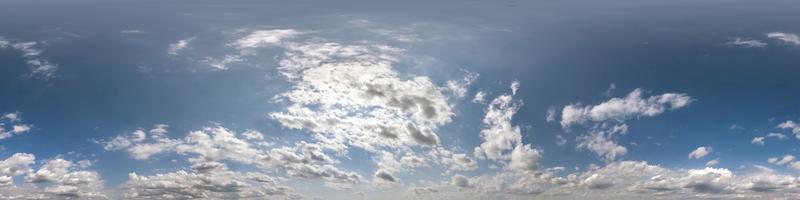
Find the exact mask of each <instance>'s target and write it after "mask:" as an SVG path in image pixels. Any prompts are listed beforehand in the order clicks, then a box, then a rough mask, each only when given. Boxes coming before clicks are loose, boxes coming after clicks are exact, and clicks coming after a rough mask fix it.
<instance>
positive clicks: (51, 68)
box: [0, 37, 58, 79]
mask: <svg viewBox="0 0 800 200" xmlns="http://www.w3.org/2000/svg"><path fill="white" fill-rule="evenodd" d="M39 46H41V43H39V42H15V41H10V40H6V39H4V38H3V37H0V48H8V47H11V48H13V49H14V50H17V51H19V52H21V53H22V57H24V58H25V59H26V61H25V62H26V63H27V64H28V67H29V68H30V69H31V74H30V75H31V76H32V77H34V76H35V77H39V78H42V79H50V78H53V77H55V75H56V71H57V70H58V65H56V64H54V63H51V62H50V61H49V60H47V59H45V58H43V56H42V53H43V52H44V50H42V49H41V48H40V47H39Z"/></svg>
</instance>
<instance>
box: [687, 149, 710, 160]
mask: <svg viewBox="0 0 800 200" xmlns="http://www.w3.org/2000/svg"><path fill="white" fill-rule="evenodd" d="M709 153H711V147H704V146H703V147H697V149H695V150H694V151H692V152H689V158H691V159H700V158H702V157H705V156H706V155H708V154H709Z"/></svg>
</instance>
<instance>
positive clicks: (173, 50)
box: [167, 38, 194, 55]
mask: <svg viewBox="0 0 800 200" xmlns="http://www.w3.org/2000/svg"><path fill="white" fill-rule="evenodd" d="M192 40H194V38H186V39H182V40H178V41H177V42H175V43H172V44H169V49H167V53H169V54H170V55H178V53H180V52H181V51H182V50H183V49H185V48H186V47H189V43H190V42H192Z"/></svg>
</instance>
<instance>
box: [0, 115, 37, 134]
mask: <svg viewBox="0 0 800 200" xmlns="http://www.w3.org/2000/svg"><path fill="white" fill-rule="evenodd" d="M21 115H22V113H20V112H12V113H5V114H3V115H2V116H0V140H3V139H8V138H10V137H13V136H14V135H19V134H23V133H27V132H30V130H31V128H33V125H31V124H25V123H23V121H22V117H21Z"/></svg>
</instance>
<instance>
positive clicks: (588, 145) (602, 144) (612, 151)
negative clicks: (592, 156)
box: [577, 124, 628, 162]
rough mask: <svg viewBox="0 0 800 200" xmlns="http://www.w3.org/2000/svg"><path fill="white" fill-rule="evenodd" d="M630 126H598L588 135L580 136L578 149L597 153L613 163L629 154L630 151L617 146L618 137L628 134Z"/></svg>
mask: <svg viewBox="0 0 800 200" xmlns="http://www.w3.org/2000/svg"><path fill="white" fill-rule="evenodd" d="M627 132H628V126H627V125H625V124H621V125H615V126H613V127H607V124H601V125H597V126H595V127H594V128H592V129H591V130H589V133H588V134H585V135H581V136H578V140H577V141H578V145H577V148H579V149H581V148H583V149H588V150H590V151H592V152H595V153H596V154H597V155H598V156H600V157H601V158H603V160H605V161H607V162H608V161H613V160H615V159H617V158H618V157H620V156H623V155H625V154H628V149H627V148H626V147H624V146H622V145H619V144H617V142H616V139H615V138H616V137H617V136H618V135H622V134H626V133H627Z"/></svg>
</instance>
